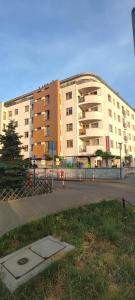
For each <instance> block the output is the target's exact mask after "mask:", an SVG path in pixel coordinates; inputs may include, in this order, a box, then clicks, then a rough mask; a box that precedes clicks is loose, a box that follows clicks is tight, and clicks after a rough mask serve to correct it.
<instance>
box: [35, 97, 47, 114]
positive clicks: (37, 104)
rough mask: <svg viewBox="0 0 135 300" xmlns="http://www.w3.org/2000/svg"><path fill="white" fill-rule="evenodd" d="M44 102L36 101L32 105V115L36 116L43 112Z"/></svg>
mask: <svg viewBox="0 0 135 300" xmlns="http://www.w3.org/2000/svg"><path fill="white" fill-rule="evenodd" d="M45 109H46V107H45V100H38V101H37V102H35V103H34V113H35V114H38V113H40V112H42V111H45Z"/></svg>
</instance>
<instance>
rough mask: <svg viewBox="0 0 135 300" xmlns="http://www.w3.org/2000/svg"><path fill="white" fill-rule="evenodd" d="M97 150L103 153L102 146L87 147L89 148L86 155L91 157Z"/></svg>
mask: <svg viewBox="0 0 135 300" xmlns="http://www.w3.org/2000/svg"><path fill="white" fill-rule="evenodd" d="M99 149H100V150H102V151H105V149H104V146H103V145H89V146H87V154H88V155H93V154H94V153H95V152H96V151H97V150H99Z"/></svg>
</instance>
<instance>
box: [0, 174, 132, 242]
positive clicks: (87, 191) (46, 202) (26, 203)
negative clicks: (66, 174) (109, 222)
mask: <svg viewBox="0 0 135 300" xmlns="http://www.w3.org/2000/svg"><path fill="white" fill-rule="evenodd" d="M122 197H124V198H125V199H126V200H128V201H129V202H130V203H131V204H133V205H135V175H132V176H130V177H128V178H126V179H124V180H122V181H108V182H106V181H85V182H81V181H80V182H65V187H64V188H63V186H62V183H61V182H54V191H53V193H51V194H47V195H42V196H34V197H29V198H23V199H19V200H13V201H10V202H1V203H0V236H2V235H3V234H4V233H6V232H8V231H10V230H11V229H13V228H15V227H17V226H19V225H22V224H25V223H27V222H29V221H31V220H35V219H38V218H40V217H43V216H45V215H48V214H53V213H55V212H58V211H61V210H64V209H68V208H72V207H78V206H81V205H84V204H89V203H93V202H98V201H101V200H103V199H106V200H111V199H122Z"/></svg>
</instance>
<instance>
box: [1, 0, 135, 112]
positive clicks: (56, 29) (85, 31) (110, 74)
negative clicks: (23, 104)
mask: <svg viewBox="0 0 135 300" xmlns="http://www.w3.org/2000/svg"><path fill="white" fill-rule="evenodd" d="M134 6H135V0H83V1H82V0H12V1H11V0H0V101H5V100H9V99H12V98H14V97H16V96H20V95H22V94H24V93H27V92H30V91H32V90H34V89H36V88H38V87H39V86H41V85H43V84H45V83H48V82H50V81H52V80H55V79H60V80H61V79H64V78H67V77H69V76H72V75H76V74H78V73H81V72H90V73H95V74H97V75H98V76H100V77H101V78H102V79H103V80H105V81H106V82H107V83H108V84H109V85H110V86H111V87H112V88H113V89H114V90H115V91H117V92H118V93H119V94H120V95H121V96H122V97H123V98H124V99H125V100H126V101H127V102H129V104H130V105H132V106H133V107H135V55H134V47H133V33H132V22H131V10H132V8H133V7H134Z"/></svg>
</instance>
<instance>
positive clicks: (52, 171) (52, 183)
mask: <svg viewBox="0 0 135 300" xmlns="http://www.w3.org/2000/svg"><path fill="white" fill-rule="evenodd" d="M52 169H54V141H52ZM52 187H53V170H52Z"/></svg>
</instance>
